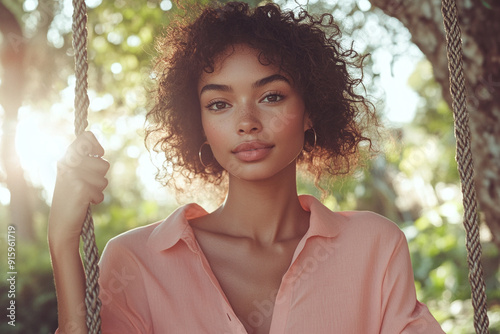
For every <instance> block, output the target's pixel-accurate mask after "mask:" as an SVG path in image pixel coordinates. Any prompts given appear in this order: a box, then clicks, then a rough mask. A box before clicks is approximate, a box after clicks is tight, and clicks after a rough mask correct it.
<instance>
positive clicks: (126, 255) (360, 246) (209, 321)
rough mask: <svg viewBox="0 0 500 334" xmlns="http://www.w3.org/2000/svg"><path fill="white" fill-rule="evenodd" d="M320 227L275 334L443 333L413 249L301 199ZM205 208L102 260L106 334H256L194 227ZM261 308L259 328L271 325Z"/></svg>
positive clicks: (293, 277) (385, 226)
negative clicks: (419, 287)
mask: <svg viewBox="0 0 500 334" xmlns="http://www.w3.org/2000/svg"><path fill="white" fill-rule="evenodd" d="M299 198H300V202H301V205H302V206H303V208H304V209H305V210H307V211H310V212H311V218H310V227H309V230H308V231H307V233H306V234H305V235H304V237H303V238H302V240H301V241H300V243H299V244H298V246H297V249H296V250H295V253H294V256H293V260H292V264H291V265H290V267H289V269H288V271H287V272H286V273H285V275H284V276H283V279H282V282H281V286H280V289H279V291H278V292H277V295H276V303H275V306H274V312H273V313H272V324H271V330H270V334H282V333H286V334H327V333H328V334H331V333H341V334H350V333H352V334H366V333H388V334H389V333H390V334H393V333H425V334H433V333H443V331H442V330H441V327H440V326H439V324H438V323H437V322H436V320H435V319H434V318H433V317H432V315H431V314H430V313H429V310H428V309H427V307H426V306H425V305H423V304H421V303H420V302H418V301H417V299H416V296H415V286H414V281H413V271H412V267H411V262H410V257H409V252H408V246H407V242H406V239H405V237H404V235H403V233H402V232H401V230H400V229H399V228H398V226H397V225H395V224H394V223H392V222H391V221H389V220H387V219H386V218H384V217H381V216H379V215H377V214H374V213H370V212H332V211H330V210H329V209H328V208H326V207H325V206H324V205H323V204H321V203H320V202H319V201H318V200H317V199H315V198H314V197H312V196H307V195H303V196H300V197H299ZM205 214H207V212H206V211H205V210H204V209H203V208H201V207H200V206H198V205H197V204H189V205H186V206H183V207H181V208H179V209H177V210H176V211H175V212H174V213H172V214H171V215H170V216H169V217H168V218H167V219H166V220H164V221H163V222H159V223H155V224H152V225H148V226H144V227H139V228H136V229H134V230H131V231H129V232H126V233H124V234H122V235H120V236H117V237H116V238H113V239H112V240H111V241H110V242H109V243H108V245H107V246H106V248H105V250H104V253H103V256H102V259H101V278H100V284H101V294H100V296H101V300H102V304H103V307H102V312H101V316H102V332H103V334H110V333H116V334H124V333H157V334H164V333H175V334H186V333H189V334H203V333H214V334H225V333H227V334H243V333H247V332H246V331H245V328H244V326H243V324H242V322H241V321H240V320H239V319H238V318H237V317H236V315H235V313H234V311H233V310H232V308H231V305H230V304H229V302H228V301H227V299H226V297H225V295H224V292H223V291H222V289H221V287H220V285H219V283H218V281H217V279H216V277H215V276H214V274H213V272H212V270H211V268H210V265H209V263H208V261H207V259H206V258H205V256H204V254H203V252H202V251H201V249H200V247H199V245H198V243H197V241H196V239H195V236H194V234H193V231H192V229H191V227H190V225H189V224H188V220H189V219H193V218H196V217H199V216H202V215H205ZM272 299H273V298H271V296H270V298H269V300H255V301H254V305H255V306H256V308H257V309H258V310H259V311H255V312H253V313H252V314H250V316H249V318H248V319H245V320H244V321H247V322H248V323H249V324H250V325H252V324H254V325H255V324H258V323H259V322H260V321H262V319H263V317H266V316H270V314H271V310H272V302H271V300H272Z"/></svg>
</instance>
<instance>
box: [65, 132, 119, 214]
mask: <svg viewBox="0 0 500 334" xmlns="http://www.w3.org/2000/svg"><path fill="white" fill-rule="evenodd" d="M103 155H104V149H103V148H102V146H101V145H100V144H99V142H98V141H97V139H96V137H95V136H94V134H93V133H91V132H84V133H82V134H81V135H80V136H78V137H77V138H76V139H75V141H74V142H73V143H72V144H71V145H70V146H69V148H68V150H67V152H66V154H65V156H64V157H63V159H61V160H60V161H59V163H58V165H57V167H58V179H59V181H60V182H59V184H61V188H62V189H67V190H65V192H66V193H67V194H68V196H72V197H73V198H75V199H76V202H86V203H87V205H88V203H94V204H97V203H100V202H102V201H103V200H104V195H103V191H104V189H105V188H106V186H107V185H108V180H107V179H106V178H105V175H106V173H107V171H108V169H109V167H110V165H109V162H107V161H106V160H104V159H103V158H102V156H103Z"/></svg>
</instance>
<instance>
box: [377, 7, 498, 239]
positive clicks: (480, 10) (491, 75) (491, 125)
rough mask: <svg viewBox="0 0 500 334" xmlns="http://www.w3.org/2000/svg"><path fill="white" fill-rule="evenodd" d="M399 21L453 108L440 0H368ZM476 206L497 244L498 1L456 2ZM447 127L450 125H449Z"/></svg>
mask: <svg viewBox="0 0 500 334" xmlns="http://www.w3.org/2000/svg"><path fill="white" fill-rule="evenodd" d="M371 3H372V5H374V6H376V7H378V8H380V9H381V10H383V11H384V12H385V13H386V14H387V15H389V16H393V17H395V18H397V19H398V20H400V21H401V22H402V23H403V24H404V25H405V26H406V27H407V28H408V30H409V31H410V33H411V34H412V41H413V42H414V43H415V44H416V45H417V46H418V47H419V48H420V50H421V51H422V52H423V53H424V54H425V56H426V57H427V59H429V61H430V62H431V63H432V65H433V68H434V76H435V78H436V81H437V82H439V83H440V84H441V87H442V90H443V96H444V98H445V100H446V101H447V102H448V104H449V105H450V106H451V96H450V93H449V87H450V85H449V82H448V67H447V58H446V43H445V35H444V28H443V19H442V17H441V2H440V1H438V0H421V1H407V0H390V1H386V0H371ZM457 6H458V11H459V16H460V27H461V30H462V40H463V49H464V58H463V59H464V71H465V77H466V81H467V90H468V107H469V108H468V109H469V112H470V127H471V134H472V150H473V157H474V164H475V172H476V176H475V181H476V189H477V194H478V199H479V205H480V210H481V212H482V213H483V216H484V220H485V221H486V223H487V224H488V226H489V228H490V230H491V233H492V235H493V241H494V242H495V244H496V245H497V247H498V248H500V5H499V4H497V3H494V1H491V0H489V1H488V0H486V1H481V2H478V1H476V2H472V1H466V0H457ZM450 126H451V125H450Z"/></svg>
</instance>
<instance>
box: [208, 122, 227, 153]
mask: <svg viewBox="0 0 500 334" xmlns="http://www.w3.org/2000/svg"><path fill="white" fill-rule="evenodd" d="M202 124H203V131H204V132H205V136H206V137H207V141H208V143H209V144H210V146H211V147H212V151H213V152H214V153H215V151H217V150H218V148H219V147H220V146H221V144H223V143H227V133H228V131H227V129H226V128H225V126H224V122H219V121H218V122H214V121H210V120H206V119H202Z"/></svg>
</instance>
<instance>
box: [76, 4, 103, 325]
mask: <svg viewBox="0 0 500 334" xmlns="http://www.w3.org/2000/svg"><path fill="white" fill-rule="evenodd" d="M73 8H74V9H73V49H74V52H75V76H76V84H75V134H76V135H77V136H78V135H80V134H81V133H83V132H84V131H85V128H86V127H87V124H88V122H87V114H88V107H89V98H88V96H87V70H88V65H87V7H86V5H85V1H84V0H73ZM82 240H83V252H84V259H83V260H84V263H85V276H86V290H85V306H86V307H87V318H86V322H87V328H88V333H91V334H95V333H100V332H101V317H100V311H101V301H100V300H99V284H98V279H99V267H98V262H99V253H98V251H97V245H96V242H95V235H94V221H93V220H92V214H91V212H90V206H89V208H88V209H87V216H86V217H85V222H84V224H83V227H82Z"/></svg>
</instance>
